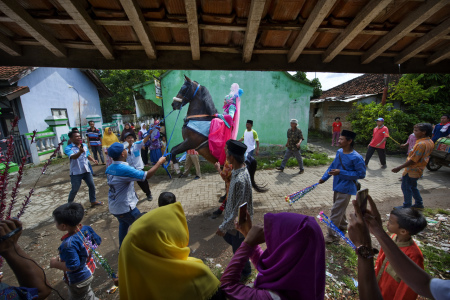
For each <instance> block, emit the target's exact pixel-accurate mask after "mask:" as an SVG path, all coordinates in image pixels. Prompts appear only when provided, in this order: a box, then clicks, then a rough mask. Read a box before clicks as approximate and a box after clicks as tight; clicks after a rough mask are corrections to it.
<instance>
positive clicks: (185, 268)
mask: <svg viewBox="0 0 450 300" xmlns="http://www.w3.org/2000/svg"><path fill="white" fill-rule="evenodd" d="M444 117H445V118H446V119H444ZM441 121H442V122H441V124H439V126H435V128H434V129H433V127H432V125H430V124H426V123H419V124H416V125H415V126H414V129H413V130H414V132H413V134H414V138H415V141H414V140H413V139H412V138H410V139H408V142H407V144H408V145H410V144H412V143H414V145H413V147H412V149H411V150H410V151H408V158H407V160H406V162H405V163H404V164H402V165H400V166H398V167H395V168H393V169H392V172H395V173H396V172H399V171H400V170H402V169H404V172H403V175H402V186H401V188H402V191H403V194H404V201H403V205H401V206H397V207H395V208H394V210H392V212H391V214H390V217H389V221H388V223H387V230H388V232H390V233H392V234H393V235H392V236H389V235H388V234H387V233H386V232H385V230H384V229H383V226H382V222H381V217H380V214H379V212H378V210H377V207H376V205H375V203H374V201H373V199H372V198H371V197H370V196H369V197H368V202H369V209H367V210H366V211H365V212H363V211H361V208H360V207H359V205H358V204H357V203H356V201H353V202H352V204H353V207H354V212H352V213H350V217H349V220H347V211H346V210H347V206H348V205H349V202H350V198H351V196H352V195H356V193H357V191H358V190H359V189H360V183H359V182H358V180H359V179H363V178H365V176H366V169H367V167H368V163H369V161H370V158H371V155H372V154H373V153H374V151H375V150H377V152H378V154H379V158H380V162H381V168H383V169H384V168H386V167H387V163H386V156H385V150H384V149H385V144H386V140H387V138H389V131H388V128H387V127H386V126H385V125H384V120H383V119H382V118H378V119H377V120H376V127H375V128H374V130H373V138H372V140H371V142H370V143H369V145H368V152H367V154H366V157H365V160H364V158H363V157H362V156H361V155H360V154H359V153H358V152H357V151H355V150H354V144H355V138H356V134H355V133H354V132H352V131H349V130H342V131H341V126H342V123H341V122H340V118H336V119H335V122H334V123H333V144H336V145H337V146H338V147H339V149H338V150H337V152H336V157H335V159H334V160H333V162H332V163H331V165H330V166H329V168H328V169H327V171H326V172H325V173H324V175H323V176H322V177H321V178H320V179H319V184H322V183H324V182H326V181H327V180H328V179H330V178H331V177H333V206H332V208H331V215H330V219H331V220H332V222H333V223H334V224H335V225H336V226H337V227H338V228H339V229H340V230H341V231H342V232H344V233H346V232H348V236H349V238H350V239H351V240H352V241H353V243H354V244H355V246H356V247H357V248H356V253H357V255H358V281H359V285H358V289H359V296H360V299H405V300H406V299H416V298H417V295H423V296H425V297H430V298H434V299H438V300H440V299H449V298H450V281H446V280H441V279H437V278H431V277H430V275H428V274H427V273H426V272H425V271H424V270H423V268H424V265H423V261H424V260H423V255H422V253H421V251H420V248H419V247H418V245H417V244H416V243H415V242H414V240H413V239H412V236H414V235H415V234H417V233H419V232H420V231H422V230H423V229H424V228H425V227H426V225H427V222H426V220H425V218H424V217H423V215H422V214H421V212H420V210H421V209H423V208H424V204H423V200H422V198H421V196H420V193H419V191H418V189H417V180H418V179H419V178H420V177H421V176H422V174H423V170H424V168H425V165H426V163H427V161H428V159H429V155H430V153H431V151H432V149H433V148H434V138H435V136H436V135H439V136H440V137H443V136H448V135H449V134H450V128H449V127H450V117H449V116H448V115H445V116H443V118H442V119H441ZM89 125H90V129H89V130H88V132H87V143H86V144H85V143H83V141H82V139H81V135H80V133H79V132H78V131H77V130H73V131H71V132H70V133H69V138H70V144H68V146H67V147H66V149H65V151H64V152H65V153H66V154H67V155H68V156H69V158H70V177H71V184H72V190H71V191H70V193H69V196H68V203H66V204H64V205H61V206H60V207H58V208H57V209H55V210H54V211H53V218H54V221H55V226H56V228H57V229H58V230H60V231H62V232H65V234H64V236H62V238H61V241H62V243H61V246H60V247H59V248H58V252H59V255H58V256H57V257H54V258H52V259H51V260H50V268H55V269H59V270H62V271H63V272H64V281H65V282H66V283H67V285H68V290H69V297H70V299H97V298H96V296H95V294H94V292H93V289H92V287H91V282H92V280H93V274H94V270H95V268H96V266H95V262H94V260H93V257H92V255H91V253H90V251H89V250H90V247H92V245H95V246H96V247H97V246H99V245H100V244H101V241H102V239H101V237H100V236H99V235H98V234H97V233H96V232H95V231H94V229H93V228H91V227H90V226H86V225H84V226H83V225H81V223H82V220H83V217H84V208H83V206H82V205H81V204H79V203H76V202H75V201H74V199H75V196H76V194H77V192H78V189H79V188H80V185H81V181H85V182H86V184H87V186H88V187H89V200H90V203H91V206H93V207H94V206H98V205H103V202H100V201H97V199H96V196H95V185H94V181H93V171H92V167H91V164H90V163H93V164H98V156H100V159H101V161H102V163H104V164H105V163H106V164H107V168H106V172H105V173H106V177H107V182H108V185H109V193H108V206H109V212H110V213H111V214H112V215H113V216H114V217H115V218H116V219H117V220H118V223H119V249H120V250H119V264H118V265H119V268H118V273H117V277H116V278H114V284H116V285H118V286H119V287H120V298H121V299H239V300H240V299H273V300H276V299H318V300H319V299H324V297H325V276H326V275H325V274H326V256H325V244H339V239H340V238H339V236H338V235H337V234H336V232H335V231H333V230H331V229H330V230H328V232H327V233H326V235H325V237H324V235H323V233H322V230H321V228H320V226H319V225H318V223H317V221H316V220H315V218H314V217H310V216H306V215H302V214H298V213H287V212H283V213H276V214H275V213H267V214H265V215H264V224H263V225H254V224H253V222H252V218H253V213H254V208H253V190H254V191H256V192H258V193H264V192H267V191H268V189H267V187H266V186H263V185H261V184H259V183H257V182H256V181H255V172H256V167H257V163H256V160H255V156H257V155H258V154H259V137H258V134H257V132H256V131H255V130H254V129H253V121H252V120H247V122H246V130H245V132H244V134H243V136H242V138H241V139H240V140H235V139H229V140H228V141H227V142H226V147H225V154H226V161H225V164H224V165H223V166H221V165H220V164H219V163H217V164H216V165H215V167H216V169H217V171H218V172H219V174H220V176H221V177H222V179H223V180H224V182H225V186H226V194H225V195H224V198H223V201H222V205H221V207H220V208H219V209H218V210H217V211H216V212H214V216H215V217H217V216H218V215H220V214H222V213H224V216H223V221H222V223H221V224H220V225H219V226H218V228H217V230H216V234H217V235H218V236H220V237H223V239H224V241H225V242H227V243H228V244H229V245H231V247H232V250H233V257H232V259H231V261H230V263H229V264H228V266H227V267H226V270H225V272H224V273H223V275H222V276H221V278H220V280H219V279H217V278H216V276H215V275H214V274H213V273H212V271H211V270H210V269H209V267H208V266H206V265H205V264H204V263H203V261H202V260H199V259H197V258H194V257H191V256H190V249H189V229H188V225H187V220H186V216H185V213H184V210H183V207H182V205H181V204H180V202H177V200H176V197H175V195H174V194H173V193H171V192H163V193H161V194H160V195H159V197H158V206H159V207H158V208H156V209H153V210H152V211H150V212H147V213H141V212H140V210H139V209H138V208H137V203H138V200H139V199H138V197H137V195H136V191H135V185H134V182H137V184H138V185H139V187H140V188H141V189H142V191H143V192H144V193H145V194H146V197H147V198H146V199H147V200H152V199H153V197H152V194H151V191H150V187H149V184H148V179H150V178H151V177H152V176H153V175H154V174H155V172H156V171H157V170H158V168H159V167H160V166H161V165H162V164H163V163H164V162H165V161H166V158H165V157H164V156H163V155H162V150H161V146H162V145H161V141H160V138H161V136H160V132H159V131H158V129H157V125H158V124H153V125H152V127H151V128H150V130H149V129H148V128H146V125H145V124H142V125H141V130H140V131H139V132H138V134H137V135H136V133H135V131H134V129H133V128H131V125H130V124H126V125H125V129H124V131H123V132H122V134H121V136H120V141H121V142H122V143H121V142H119V139H118V137H117V136H116V135H115V134H114V133H112V132H111V130H110V128H105V131H104V132H103V134H102V132H101V131H100V130H99V129H96V128H95V126H94V125H95V124H94V123H90V124H89ZM335 128H337V129H339V130H337V129H335ZM337 133H338V134H337ZM336 139H337V141H336ZM242 141H243V142H244V143H242ZM302 141H303V134H302V131H301V130H300V129H299V128H298V121H297V120H296V119H292V120H291V121H290V128H289V129H288V131H287V143H286V152H285V156H284V159H283V162H282V164H281V166H280V167H279V168H278V170H279V171H283V170H284V168H285V166H286V162H287V160H288V159H289V158H290V157H291V156H294V157H296V158H297V161H298V164H299V173H300V174H303V173H304V168H303V162H302V157H301V147H300V145H301V143H302ZM405 144H406V143H405ZM148 150H150V160H151V162H152V163H153V166H152V167H151V168H150V169H149V170H148V171H145V170H144V167H145V165H146V157H145V155H146V154H148ZM91 151H92V153H93V155H94V157H92V156H91V154H90V152H91ZM103 154H105V156H103ZM97 155H98V156H97ZM192 164H194V165H195V167H196V174H197V175H196V177H195V178H194V179H198V178H200V177H201V174H200V168H199V163H198V153H196V152H195V150H194V149H192V150H191V151H190V152H188V154H187V162H186V165H187V168H186V169H187V170H186V172H188V171H189V168H190V167H191V166H192ZM186 172H185V173H182V174H181V176H186V175H187V173H186ZM197 177H198V178H197ZM412 198H414V199H415V203H414V204H412ZM243 206H245V207H246V209H245V211H243V210H242V209H241V207H243ZM242 214H244V215H242ZM21 230H22V224H21V222H20V221H18V220H6V221H1V222H0V255H1V256H2V257H3V258H4V259H5V260H6V261H7V262H8V264H9V265H10V266H11V268H12V270H13V271H14V272H15V274H16V276H17V278H18V282H19V284H20V285H21V287H11V286H8V285H6V284H4V283H1V291H0V295H6V296H7V297H8V299H15V298H13V297H16V298H17V299H19V298H18V297H22V298H20V299H44V298H46V297H47V296H48V295H49V293H50V292H51V287H50V286H49V285H48V283H47V282H46V281H45V274H44V273H43V272H42V271H41V270H40V269H39V268H37V265H35V264H34V263H32V260H31V259H30V258H29V256H28V255H27V254H26V253H25V252H24V251H23V250H22V249H21V248H20V246H19V245H18V243H17V241H18V239H19V236H20V234H21V232H22V231H21ZM369 232H370V233H372V234H373V235H374V236H375V238H376V239H377V240H378V241H379V243H380V245H381V249H380V250H379V253H378V256H377V259H376V262H375V263H374V256H375V254H377V252H378V250H376V249H374V248H373V247H372V241H371V237H370V234H369ZM144 236H145V238H143V237H144ZM263 243H265V244H266V249H265V250H264V251H263V250H262V248H261V247H260V245H261V244H263ZM250 262H251V263H250ZM251 264H253V266H254V268H256V270H257V276H256V279H255V281H254V283H253V285H252V286H248V285H245V284H244V282H245V281H246V280H247V279H248V278H249V276H250V274H251V272H252V267H251Z"/></svg>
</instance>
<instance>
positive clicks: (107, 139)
mask: <svg viewBox="0 0 450 300" xmlns="http://www.w3.org/2000/svg"><path fill="white" fill-rule="evenodd" d="M115 142H117V143H118V142H119V139H118V138H117V136H116V135H115V134H114V132H112V130H111V128H110V127H106V128H105V131H104V132H103V138H102V148H103V152H104V153H105V155H106V167H109V165H110V164H112V162H113V160H112V158H111V157H109V156H108V148H109V146H111V145H112V144H114V143H115Z"/></svg>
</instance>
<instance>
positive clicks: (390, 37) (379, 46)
mask: <svg viewBox="0 0 450 300" xmlns="http://www.w3.org/2000/svg"><path fill="white" fill-rule="evenodd" d="M447 4H448V0H433V1H428V2H425V3H424V4H422V5H421V6H419V7H418V8H417V9H416V10H415V11H413V12H412V13H409V14H408V15H407V16H406V18H405V19H403V21H402V22H400V24H398V25H397V26H396V27H395V28H394V29H392V30H391V31H390V32H389V33H388V34H386V35H385V36H384V37H382V38H381V39H380V40H379V41H378V42H377V43H375V45H373V46H372V47H371V48H370V49H369V50H367V52H366V53H365V54H364V55H363V56H362V59H361V63H362V64H368V63H370V62H371V61H373V60H374V59H375V58H377V57H378V56H379V55H380V54H381V53H383V52H384V51H386V50H387V49H389V48H390V47H391V46H392V45H394V43H396V42H397V41H398V40H400V39H401V38H403V37H404V36H405V35H406V34H407V33H408V32H410V31H412V30H413V29H414V28H416V27H417V26H419V25H420V24H421V23H422V22H424V21H425V20H427V19H428V18H430V17H431V16H432V15H433V14H434V13H436V12H437V11H438V10H439V9H441V8H442V7H444V6H445V5H447Z"/></svg>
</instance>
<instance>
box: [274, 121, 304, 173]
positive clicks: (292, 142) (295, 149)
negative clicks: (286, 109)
mask: <svg viewBox="0 0 450 300" xmlns="http://www.w3.org/2000/svg"><path fill="white" fill-rule="evenodd" d="M297 125H298V121H297V119H292V120H291V128H289V129H288V131H287V138H288V140H287V143H286V148H287V149H286V152H285V154H284V158H283V161H282V162H281V166H279V167H278V168H277V170H278V171H281V172H283V170H284V167H285V166H286V163H287V162H288V160H289V158H291V156H295V158H296V159H297V162H298V166H299V168H300V172H299V174H303V173H304V172H305V170H304V169H303V159H302V155H301V153H300V144H301V143H302V141H303V133H302V131H301V130H300V129H299V128H298V127H297Z"/></svg>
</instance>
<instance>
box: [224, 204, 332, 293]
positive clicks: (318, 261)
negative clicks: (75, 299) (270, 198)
mask: <svg viewBox="0 0 450 300" xmlns="http://www.w3.org/2000/svg"><path fill="white" fill-rule="evenodd" d="M247 220H248V221H246V222H245V223H244V224H242V225H241V226H239V225H237V224H236V229H238V230H239V231H240V232H241V233H242V234H243V235H244V236H245V240H244V242H243V243H242V245H241V247H240V248H239V249H238V250H237V251H236V253H235V254H234V256H233V258H232V260H231V262H230V263H229V264H228V267H227V269H226V270H225V273H224V274H223V275H222V278H221V280H220V281H221V288H222V290H223V291H224V292H225V294H226V296H227V299H236V300H241V299H242V300H243V299H245V300H248V299H264V300H266V299H267V300H271V299H272V300H275V299H299V300H301V299H307V300H316V299H317V300H319V299H320V300H323V299H324V296H325V242H324V239H323V234H322V230H321V229H320V226H319V225H318V224H317V222H316V220H315V219H314V218H313V217H309V216H305V215H300V214H295V213H278V214H272V213H268V214H266V215H265V216H264V228H263V227H261V226H256V225H255V226H253V227H252V224H251V220H250V215H248V213H247ZM264 242H266V245H267V249H266V251H264V252H263V251H262V250H261V247H260V246H259V244H262V243H264ZM248 258H250V259H251V261H252V262H253V264H254V265H255V267H256V268H257V269H258V272H259V274H258V276H257V277H256V280H255V282H254V287H253V288H251V287H249V286H246V285H244V284H243V283H241V282H240V276H241V271H242V269H243V267H244V264H245V262H246V260H247V259H248Z"/></svg>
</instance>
